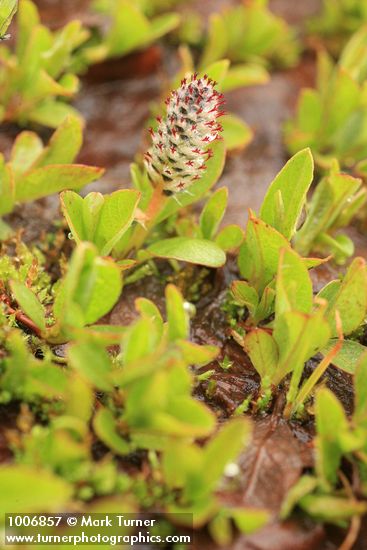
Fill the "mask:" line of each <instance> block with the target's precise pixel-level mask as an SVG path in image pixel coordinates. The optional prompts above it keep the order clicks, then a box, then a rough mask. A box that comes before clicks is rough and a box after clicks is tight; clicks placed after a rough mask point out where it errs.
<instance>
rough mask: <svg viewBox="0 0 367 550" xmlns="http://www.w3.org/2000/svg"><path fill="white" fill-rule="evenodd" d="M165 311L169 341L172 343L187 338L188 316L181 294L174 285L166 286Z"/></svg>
mask: <svg viewBox="0 0 367 550" xmlns="http://www.w3.org/2000/svg"><path fill="white" fill-rule="evenodd" d="M166 309H167V322H168V337H169V340H170V341H171V342H173V341H175V340H180V339H181V338H182V339H186V338H188V336H189V316H188V314H187V312H186V310H185V305H184V300H183V297H182V294H181V293H180V291H179V290H178V289H177V288H176V287H175V286H174V285H168V286H167V288H166Z"/></svg>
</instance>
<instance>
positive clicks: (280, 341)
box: [231, 150, 367, 414]
mask: <svg viewBox="0 0 367 550" xmlns="http://www.w3.org/2000/svg"><path fill="white" fill-rule="evenodd" d="M312 179H313V162H312V156H311V155H310V151H309V150H304V151H300V152H299V153H297V154H296V155H295V156H294V157H292V159H290V161H288V163H287V164H286V166H285V167H284V168H283V169H282V170H281V172H280V173H279V174H278V175H277V177H276V178H275V180H274V181H273V182H272V184H271V185H270V187H269V189H268V191H267V193H266V196H265V199H264V201H263V204H262V206H261V209H260V216H259V217H256V216H255V214H254V213H253V212H250V218H249V221H248V224H247V229H246V233H245V239H244V242H243V244H242V245H241V248H240V253H239V258H238V265H239V269H240V273H241V275H242V277H243V278H244V280H241V281H234V282H233V283H232V288H231V290H232V296H233V298H234V300H235V303H237V304H238V305H239V306H241V307H242V308H245V311H246V317H245V319H243V321H242V322H240V323H239V327H240V329H238V326H237V327H236V321H234V320H233V324H234V326H235V327H236V328H234V336H235V337H236V339H237V341H239V342H240V343H241V345H243V347H244V348H245V350H246V351H247V353H248V354H249V355H250V357H251V359H252V362H253V364H254V366H255V368H256V370H257V371H258V372H259V374H260V376H261V379H262V385H263V388H264V392H265V393H266V391H267V390H269V388H271V387H275V386H277V385H278V384H279V383H280V382H281V381H282V380H283V379H284V378H285V377H286V376H287V375H288V374H289V373H292V378H291V382H290V389H289V392H288V409H287V413H288V414H289V413H290V411H293V412H295V411H297V410H298V409H299V408H300V407H301V406H302V404H303V403H304V401H305V399H306V398H307V397H308V396H309V394H310V392H311V390H312V388H313V386H314V385H315V383H316V382H317V381H318V379H319V378H320V376H321V375H322V374H323V373H324V371H325V369H326V368H327V366H328V365H329V364H330V362H331V360H333V361H334V362H335V357H336V356H337V355H338V352H339V351H340V348H342V346H344V350H346V349H348V350H350V346H349V344H347V342H345V344H342V343H341V342H339V343H336V342H334V343H335V345H336V347H335V348H334V349H330V340H332V339H333V338H335V337H336V336H339V340H341V338H342V337H341V334H342V333H343V334H344V335H349V334H351V333H352V332H353V331H355V330H356V329H357V328H358V327H359V326H360V325H361V324H362V322H363V320H364V317H365V315H366V311H367V294H366V284H367V272H366V266H365V263H364V261H363V260H362V259H361V258H359V259H355V260H354V262H353V263H352V264H351V266H350V267H349V269H348V271H347V273H346V275H345V278H344V279H343V281H333V282H332V283H330V284H329V285H327V286H326V287H325V288H324V289H322V290H321V291H320V292H319V294H318V296H317V298H316V301H314V299H313V290H312V283H311V279H310V276H309V274H308V270H309V269H311V268H312V267H316V266H317V265H319V264H320V263H322V262H323V261H324V260H322V259H319V258H303V257H301V256H299V255H298V254H297V253H296V252H295V251H294V250H293V249H292V240H294V242H295V243H296V245H297V244H298V245H300V244H301V245H302V243H304V242H305V241H304V240H303V239H305V238H307V237H306V235H308V234H309V233H308V232H310V235H311V236H312V239H315V236H317V238H316V242H317V239H320V240H321V242H322V243H324V244H325V241H326V240H327V239H325V236H326V237H328V238H329V241H332V237H331V236H330V235H329V234H328V231H329V229H330V228H332V227H333V223H334V222H335V220H338V219H340V217H341V215H342V213H343V212H344V215H345V218H347V219H348V220H349V219H350V216H351V215H352V213H354V211H355V203H357V204H359V199H357V198H356V197H357V195H356V197H355V203H354V201H353V200H352V201H346V197H349V198H351V197H353V196H354V193H356V191H357V189H358V188H359V186H360V183H361V182H360V181H359V180H357V179H355V178H352V177H350V176H348V175H345V174H338V173H337V172H332V173H331V174H330V176H328V177H326V178H325V179H324V180H323V181H322V182H321V184H320V188H318V189H317V190H316V192H315V196H314V198H312V199H311V200H312V202H311V204H312V205H313V207H312V208H311V209H310V211H309V212H308V215H307V217H306V220H304V222H303V223H304V226H306V227H307V231H304V230H303V227H304V226H301V229H299V231H297V227H298V224H300V223H301V222H300V220H301V215H302V211H303V208H304V206H305V201H306V194H307V191H308V190H309V187H310V185H311V182H312ZM325 197H326V200H325ZM362 197H363V200H365V194H364V193H363V195H362ZM330 198H332V199H333V200H332V201H330V206H332V207H333V208H334V211H333V212H332V213H330V211H329V210H328V208H329V199H330ZM327 212H328V213H329V214H327ZM326 214H327V215H326ZM327 216H329V218H328V217H327ZM329 222H330V223H329ZM312 231H313V232H312ZM324 232H325V233H324ZM323 235H325V236H324V237H323V238H322V239H321V238H320V236H323ZM309 242H310V246H309V248H311V245H312V242H314V241H312V240H311V239H310V241H309ZM336 242H338V241H336ZM333 246H334V248H335V247H336V244H334V245H333ZM339 248H341V247H339ZM329 250H330V243H329ZM307 251H308V249H307ZM338 253H340V250H339V251H338ZM344 254H345V250H344ZM337 259H338V257H337ZM344 259H345V258H344ZM337 312H338V313H337ZM274 314H275V317H274V319H273V317H272V316H273V315H274ZM336 315H338V316H339V317H338V319H339V322H338V325H341V327H340V330H339V331H337V329H336V324H335V323H336V321H335V316H336ZM331 347H332V346H331ZM352 347H353V346H352ZM319 351H324V352H325V359H324V360H323V361H322V363H320V365H319V367H318V368H317V369H316V371H315V373H314V375H312V376H311V378H310V380H309V381H308V382H307V383H305V385H304V386H303V387H302V388H301V390H299V383H300V380H301V376H302V373H303V369H304V365H305V362H306V361H307V360H308V359H310V358H311V357H312V356H314V355H315V354H316V353H317V352H319ZM353 351H354V352H355V353H353V354H352V356H351V357H349V365H348V366H347V370H348V371H349V372H350V371H353V364H354V363H355V361H356V359H357V358H358V356H359V354H360V349H359V348H358V345H357V346H354V348H353ZM345 353H347V352H346V351H344V354H345ZM343 358H344V359H345V355H343V356H342V357H341V359H340V361H338V362H337V364H338V366H340V367H341V368H345V361H343Z"/></svg>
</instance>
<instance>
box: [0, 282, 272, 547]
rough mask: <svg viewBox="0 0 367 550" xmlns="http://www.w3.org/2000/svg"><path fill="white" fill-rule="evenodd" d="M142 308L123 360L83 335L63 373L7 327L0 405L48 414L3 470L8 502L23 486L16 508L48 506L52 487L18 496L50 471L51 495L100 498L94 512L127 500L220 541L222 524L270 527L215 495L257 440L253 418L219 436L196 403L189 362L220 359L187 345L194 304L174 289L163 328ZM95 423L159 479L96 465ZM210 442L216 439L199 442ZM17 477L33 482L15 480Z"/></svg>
mask: <svg viewBox="0 0 367 550" xmlns="http://www.w3.org/2000/svg"><path fill="white" fill-rule="evenodd" d="M69 306H70V304H69ZM136 308H137V311H138V313H139V318H138V319H137V320H136V321H135V322H134V323H132V324H131V325H130V326H128V327H126V328H125V331H124V333H123V335H122V337H121V335H120V339H119V350H120V351H119V353H118V355H115V356H114V357H113V356H111V355H109V354H108V353H107V351H106V346H107V345H108V342H103V343H102V342H98V341H96V339H95V338H94V336H92V337H91V335H90V334H89V335H87V334H85V335H84V338H83V339H80V338H79V339H78V340H77V341H75V342H74V343H73V344H72V345H71V346H69V348H68V351H67V356H66V357H65V358H62V359H60V361H63V363H65V365H67V366H68V368H63V369H61V368H60V367H59V366H57V365H55V364H54V361H55V357H54V356H52V353H51V352H50V351H47V350H45V356H44V359H43V360H42V361H41V360H39V359H35V358H34V357H33V355H32V354H31V353H30V351H29V350H28V349H27V345H26V343H25V341H24V339H23V337H22V336H21V334H20V332H18V331H14V330H11V331H10V332H9V331H8V332H9V333H8V338H7V354H6V356H5V358H4V359H2V360H1V367H2V368H1V375H0V387H1V393H0V399H1V401H3V402H4V401H5V402H8V401H11V400H15V399H19V398H20V399H22V400H23V401H24V402H26V403H29V404H32V405H33V406H35V405H38V407H39V410H41V411H42V412H43V414H44V415H46V417H48V416H49V419H48V422H47V423H45V422H43V423H42V425H41V424H40V423H39V422H37V420H36V418H33V419H32V421H31V425H30V428H29V430H27V432H26V433H24V434H23V436H22V440H21V442H19V441H16V440H14V442H13V450H14V452H15V453H16V464H14V465H11V466H8V467H7V466H5V467H4V466H3V467H2V468H1V469H0V482H1V483H2V486H4V485H3V483H5V482H4V476H8V477H7V479H10V480H11V481H12V483H11V485H10V488H9V489H10V492H9V494H8V499H9V501H10V502H13V495H14V491H15V489H14V487H16V491H17V492H16V495H17V499H18V500H17V502H18V504H17V503H16V502H14V507H15V509H16V511H23V507H25V509H27V510H28V511H30V510H32V511H37V510H39V509H43V510H45V509H49V507H50V503H49V499H48V496H49V494H50V491H47V490H44V488H43V486H42V491H41V492H38V493H37V497H36V498H35V500H34V501H32V502H29V501H28V500H27V499H25V503H24V501H23V499H22V498H20V496H19V495H23V494H24V491H28V490H29V487H30V486H33V485H34V479H35V475H36V472H37V476H39V475H40V472H44V471H46V469H47V472H48V474H47V476H46V478H47V480H48V481H49V484H50V488H51V489H58V492H57V495H56V502H57V505H61V503H64V502H66V501H67V500H69V499H72V498H73V497H74V498H77V499H78V500H79V501H83V500H85V501H88V500H90V499H91V498H92V497H94V504H92V506H93V507H94V506H96V505H97V507H98V499H97V501H96V502H95V500H96V497H98V496H107V495H111V496H112V495H114V496H117V495H121V496H122V497H128V502H130V505H132V506H133V507H134V506H139V508H140V509H142V508H143V509H144V508H145V507H150V508H151V507H152V505H153V506H154V505H156V504H158V505H159V507H160V509H161V510H164V511H166V512H169V513H178V514H179V516H178V518H179V519H180V520H181V521H185V514H192V515H193V516H191V517H190V521H192V518H193V521H194V526H195V527H196V528H199V527H201V526H203V525H205V524H207V523H208V522H210V529H211V532H212V534H213V536H214V537H217V538H219V535H220V532H218V527H219V525H223V523H231V522H234V523H235V524H236V526H237V527H238V528H239V529H240V530H242V531H244V532H246V533H249V532H251V531H253V530H255V529H257V528H259V527H260V526H262V525H263V524H265V523H266V522H267V521H268V520H269V515H268V513H267V512H266V511H264V510H261V509H258V510H249V509H247V508H244V507H242V506H236V507H232V508H231V509H230V510H229V509H228V508H227V507H226V505H225V490H224V489H223V487H221V488H220V491H219V487H220V483H221V480H222V478H223V476H225V475H226V466H227V465H228V464H231V465H232V466H233V462H235V461H236V460H237V457H238V455H239V454H240V452H241V451H242V450H243V449H244V448H245V447H246V446H247V445H248V443H249V441H250V437H251V424H250V422H249V421H248V420H246V419H244V418H237V419H234V420H232V421H229V422H228V423H227V424H226V425H225V426H224V427H223V428H222V429H220V430H219V432H218V433H216V424H217V422H216V417H215V415H214V414H213V412H212V411H210V409H209V408H208V407H207V406H206V405H204V404H203V403H201V402H199V401H197V400H196V399H194V398H193V397H192V388H193V383H194V376H193V373H192V372H190V370H189V366H192V367H193V368H199V367H201V366H203V365H205V364H207V363H208V362H211V361H213V360H214V359H215V358H216V357H217V354H218V352H219V350H218V349H216V348H215V347H213V346H205V345H204V346H201V345H198V344H194V343H192V342H190V341H189V340H188V338H189V316H188V311H187V305H186V303H185V302H184V300H183V298H182V295H181V294H180V292H179V291H178V289H177V288H176V287H174V286H173V285H169V286H168V287H167V288H166V319H167V321H166V322H164V321H163V318H162V315H161V313H160V311H159V310H158V308H157V306H156V305H155V304H154V303H153V302H151V301H150V300H147V299H145V298H139V299H137V301H136ZM96 391H97V392H98V396H99V397H98V406H97V407H94V403H95V399H96V393H95V392H96ZM90 423H91V425H92V429H93V434H94V436H93V438H94V439H97V440H99V441H100V442H102V443H103V444H104V446H105V447H106V448H108V449H110V450H111V451H112V452H113V453H114V455H115V457H116V456H122V457H126V456H128V455H129V454H130V453H131V452H132V451H136V450H147V451H148V454H147V462H146V466H147V467H149V469H150V470H151V472H152V476H150V477H151V480H149V479H147V480H146V481H143V480H140V482H139V479H138V478H137V479H134V478H128V477H127V476H126V475H125V474H123V473H120V472H118V468H117V459H116V458H114V459H113V458H112V457H111V455H106V457H105V458H104V459H102V460H100V461H97V462H96V461H93V459H92V449H91V443H92V441H93V439H92V438H91V437H90V428H89V425H90ZM202 438H209V439H208V440H207V441H206V442H205V444H202V443H201V444H200V445H199V444H198V441H199V440H202ZM25 466H26V467H27V468H25ZM232 469H233V468H232ZM16 476H18V478H17V479H20V480H23V481H24V480H27V483H25V484H23V486H19V483H15V485H14V478H15V477H16ZM149 493H151V495H150V496H149ZM90 506H91V505H87V504H86V505H85V509H89V510H91V508H90ZM124 509H125V508H124ZM95 511H97V510H95ZM186 517H187V516H186ZM229 527H230V526H229V525H228V527H227V529H226V530H225V531H226V533H228V532H229ZM221 540H222V541H223V538H222V539H221Z"/></svg>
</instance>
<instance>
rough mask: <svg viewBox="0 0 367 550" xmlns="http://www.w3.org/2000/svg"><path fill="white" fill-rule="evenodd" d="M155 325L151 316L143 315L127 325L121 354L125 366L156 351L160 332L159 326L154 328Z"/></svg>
mask: <svg viewBox="0 0 367 550" xmlns="http://www.w3.org/2000/svg"><path fill="white" fill-rule="evenodd" d="M156 326H157V325H156V324H155V323H154V322H153V320H152V319H151V318H149V317H143V318H142V319H140V320H139V321H137V322H136V323H134V324H132V325H131V326H130V327H128V329H127V332H126V334H125V335H124V338H123V351H122V356H123V359H124V365H125V366H126V365H128V364H130V363H131V364H133V363H134V362H135V361H138V360H139V359H142V358H144V357H147V356H149V355H150V354H151V353H153V352H154V351H156V349H157V347H158V344H159V339H160V337H161V334H162V330H161V328H160V329H159V330H156Z"/></svg>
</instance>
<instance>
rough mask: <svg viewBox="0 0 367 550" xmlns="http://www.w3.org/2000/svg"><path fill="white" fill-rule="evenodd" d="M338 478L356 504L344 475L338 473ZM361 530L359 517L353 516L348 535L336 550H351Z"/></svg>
mask: <svg viewBox="0 0 367 550" xmlns="http://www.w3.org/2000/svg"><path fill="white" fill-rule="evenodd" d="M339 478H340V480H341V482H342V484H343V486H344V488H345V491H346V493H347V495H348V496H349V498H350V499H352V500H353V501H354V502H356V498H355V496H354V493H353V490H352V487H351V486H350V483H349V481H348V479H347V477H346V476H345V475H344V473H343V472H341V471H340V472H339ZM360 529H361V518H360V516H357V515H356V516H353V517H352V519H351V522H350V526H349V529H348V533H347V535H346V537H345V539H344V540H343V542H342V544H341V545H340V546H339V548H338V550H352V549H353V546H354V544H355V542H356V540H357V538H358V535H359V532H360Z"/></svg>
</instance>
